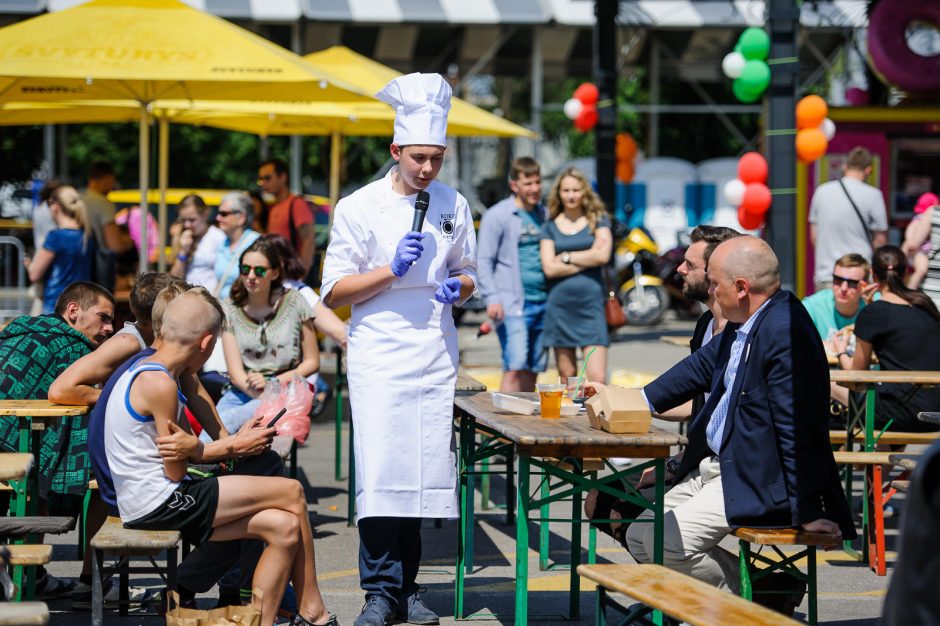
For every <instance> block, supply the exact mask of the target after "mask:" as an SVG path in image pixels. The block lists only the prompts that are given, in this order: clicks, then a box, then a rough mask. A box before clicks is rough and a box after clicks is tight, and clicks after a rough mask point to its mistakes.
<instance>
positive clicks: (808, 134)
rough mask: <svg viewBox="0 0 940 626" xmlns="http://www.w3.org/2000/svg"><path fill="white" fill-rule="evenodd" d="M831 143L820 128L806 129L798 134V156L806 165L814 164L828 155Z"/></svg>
mask: <svg viewBox="0 0 940 626" xmlns="http://www.w3.org/2000/svg"><path fill="white" fill-rule="evenodd" d="M828 147H829V142H828V141H826V135H825V134H823V131H821V130H820V129H818V128H804V129H803V130H801V131H798V132H797V133H796V156H797V158H798V159H799V160H800V161H803V162H804V163H812V162H813V161H815V160H816V159H818V158H819V157H821V156H822V155H824V154H826V149H827V148H828Z"/></svg>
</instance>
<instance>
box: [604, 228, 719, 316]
mask: <svg viewBox="0 0 940 626" xmlns="http://www.w3.org/2000/svg"><path fill="white" fill-rule="evenodd" d="M682 239H683V238H680V243H679V245H678V246H676V247H675V248H673V249H671V250H669V251H667V252H666V253H665V254H663V255H662V256H660V255H659V247H658V246H657V245H656V242H655V241H653V238H652V237H650V235H649V233H648V232H647V231H646V230H645V229H643V228H633V229H632V230H631V231H630V232H629V233H627V236H626V237H624V238H623V239H622V240H621V241H620V243H619V244H618V245H617V248H616V250H615V251H614V272H615V276H616V277H617V285H618V288H617V297H618V298H619V299H620V303H621V306H622V307H623V312H624V315H625V316H626V318H627V323H628V324H635V325H640V326H643V325H647V326H652V325H655V324H658V323H660V322H661V321H662V319H663V316H664V315H665V314H666V311H668V310H669V309H670V308H672V309H674V310H675V311H676V314H677V315H678V316H679V317H680V318H683V319H694V318H696V317H698V315H700V314H701V310H702V308H701V304H700V303H699V302H696V301H695V300H692V299H690V298H687V297H686V296H685V295H683V293H682V285H683V280H682V276H681V275H679V273H678V272H677V271H676V270H677V269H678V268H679V266H680V265H681V264H682V262H683V260H684V259H685V251H686V248H688V240H687V239H688V238H687V237H685V238H684V239H685V241H683V240H682Z"/></svg>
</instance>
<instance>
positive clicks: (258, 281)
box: [217, 239, 320, 433]
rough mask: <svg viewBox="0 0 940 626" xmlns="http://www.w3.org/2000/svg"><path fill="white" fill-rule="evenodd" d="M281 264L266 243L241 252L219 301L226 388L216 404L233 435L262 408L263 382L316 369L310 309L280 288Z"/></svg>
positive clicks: (297, 295)
mask: <svg viewBox="0 0 940 626" xmlns="http://www.w3.org/2000/svg"><path fill="white" fill-rule="evenodd" d="M282 268H283V263H282V261H281V258H280V256H279V255H278V253H277V248H276V247H275V245H274V244H273V243H272V242H271V241H269V240H268V239H258V240H257V241H255V242H254V243H253V244H251V245H250V246H248V249H247V250H245V252H243V253H242V255H241V258H240V259H239V264H238V273H239V277H238V280H236V281H235V284H234V285H233V286H232V293H231V297H229V298H228V299H227V300H225V301H223V303H222V307H223V308H224V309H225V317H226V325H225V329H224V331H223V332H222V348H223V350H224V351H225V363H226V365H227V366H228V373H229V377H230V379H231V388H230V389H229V390H228V391H226V392H225V394H224V395H223V396H222V398H221V399H220V400H219V403H218V406H217V408H218V411H219V417H221V418H222V423H223V424H224V425H225V428H226V429H228V431H229V432H231V433H234V432H237V431H238V429H239V428H240V427H241V426H242V424H244V423H245V422H246V421H248V420H249V419H250V418H251V417H252V415H253V414H254V412H255V410H256V409H257V407H258V405H259V404H260V403H261V399H260V398H261V393H262V392H263V391H264V387H265V385H266V384H267V382H268V380H269V379H271V378H277V379H278V380H280V381H281V383H282V384H287V383H288V382H290V380H291V378H292V377H293V376H300V377H301V378H304V379H306V378H307V377H308V376H310V375H311V374H314V373H316V372H317V371H318V370H319V369H320V353H319V351H318V349H317V336H316V330H315V329H314V325H313V319H314V315H313V310H312V309H311V308H310V305H309V304H307V301H306V300H305V299H304V297H303V296H302V295H301V294H300V292H298V291H297V290H295V289H285V288H284V286H283V284H282V283H281V279H282V275H283V269H282Z"/></svg>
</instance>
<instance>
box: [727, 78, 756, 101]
mask: <svg viewBox="0 0 940 626" xmlns="http://www.w3.org/2000/svg"><path fill="white" fill-rule="evenodd" d="M731 91H732V92H733V93H734V97H735V98H737V99H738V100H740V101H741V102H744V103H748V104H749V103H751V102H757V101H758V100H760V97H761V95H762V94H763V91H753V90H751V89H748V87H747V85H746V84H745V83H744V81H742V80H741V79H740V78H735V79H734V82H733V83H731Z"/></svg>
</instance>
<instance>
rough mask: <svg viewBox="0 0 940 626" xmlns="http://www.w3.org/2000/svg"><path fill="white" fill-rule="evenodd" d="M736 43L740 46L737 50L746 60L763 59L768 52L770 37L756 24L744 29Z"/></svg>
mask: <svg viewBox="0 0 940 626" xmlns="http://www.w3.org/2000/svg"><path fill="white" fill-rule="evenodd" d="M738 44H739V45H740V46H741V49H740V50H739V52H740V53H741V54H743V55H744V58H745V59H747V60H748V61H764V60H766V59H767V55H768V54H769V53H770V37H768V36H767V33H765V32H764V29H763V28H757V27H756V26H751V27H750V28H748V29H745V31H744V32H743V33H741V37H740V39H738Z"/></svg>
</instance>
